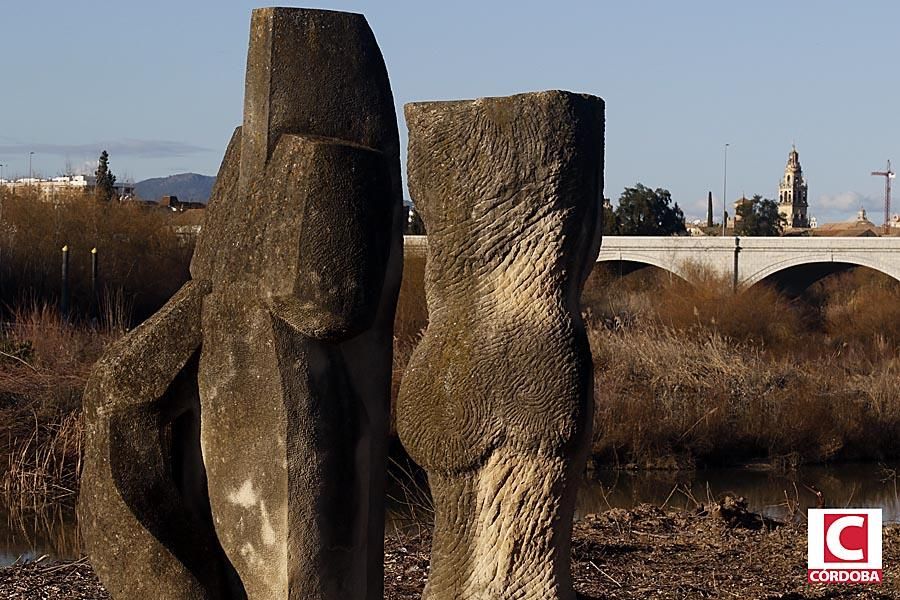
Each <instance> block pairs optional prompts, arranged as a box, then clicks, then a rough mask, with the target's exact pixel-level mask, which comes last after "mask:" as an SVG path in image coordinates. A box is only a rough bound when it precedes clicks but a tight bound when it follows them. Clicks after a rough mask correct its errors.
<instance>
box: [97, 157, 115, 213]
mask: <svg viewBox="0 0 900 600" xmlns="http://www.w3.org/2000/svg"><path fill="white" fill-rule="evenodd" d="M94 175H95V176H96V178H97V182H96V185H95V187H94V192H95V193H96V195H97V198H98V199H100V200H103V201H104V202H109V201H110V200H111V199H113V198H114V197H115V196H116V176H115V175H113V172H112V171H110V170H109V154H107V152H106V150H104V151H103V152H101V153H100V161H99V162H98V163H97V170H96V171H95V172H94Z"/></svg>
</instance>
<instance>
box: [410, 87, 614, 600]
mask: <svg viewBox="0 0 900 600" xmlns="http://www.w3.org/2000/svg"><path fill="white" fill-rule="evenodd" d="M603 110H604V105H603V101H602V100H601V99H599V98H596V97H592V96H586V95H579V94H572V93H568V92H559V91H549V92H541V93H532V94H521V95H516V96H510V97H506V98H482V99H479V100H474V101H459V102H423V103H414V104H408V105H406V120H407V124H408V126H409V162H408V174H409V175H408V176H409V189H410V194H411V196H412V198H413V200H414V201H415V203H416V206H417V207H419V208H420V209H421V212H422V217H423V220H424V222H425V227H426V229H427V231H428V262H427V267H426V273H425V291H426V299H427V303H428V312H429V324H428V328H427V330H426V332H425V335H424V337H423V338H422V340H421V342H420V343H419V345H418V347H417V348H416V349H415V351H414V353H413V355H412V358H411V360H410V363H409V366H408V368H407V370H406V374H405V376H404V379H403V382H402V385H401V389H400V396H399V399H398V404H397V419H398V422H397V429H398V432H399V434H400V438H401V440H402V442H403V444H404V446H405V447H406V449H407V451H408V452H409V453H410V455H411V456H412V458H413V459H414V460H415V461H416V462H418V463H419V464H420V465H421V466H423V467H424V468H425V469H426V471H427V472H428V481H429V484H430V486H431V491H432V495H433V498H434V502H435V511H436V513H435V530H434V539H433V542H432V552H431V557H432V559H431V572H430V575H429V579H428V584H427V587H426V589H425V594H424V598H427V599H429V600H450V599H454V600H455V599H482V598H483V599H488V598H489V599H492V600H495V599H513V598H514V599H516V600H553V599H563V600H572V599H574V597H575V594H574V592H573V589H572V583H571V575H570V571H569V546H570V536H571V527H572V517H573V512H574V506H575V494H576V489H577V486H578V483H579V480H580V478H581V477H582V472H583V469H584V466H585V461H586V457H587V451H588V443H589V439H590V432H591V422H592V411H593V401H592V393H593V391H592V388H593V369H592V363H591V353H590V349H589V346H588V340H587V335H586V333H585V328H584V324H583V322H582V319H581V314H580V308H579V298H580V295H581V290H582V287H583V284H584V280H585V278H586V277H587V275H588V274H589V273H590V270H591V267H592V265H593V263H594V261H595V260H596V257H597V253H598V250H599V245H600V228H599V223H598V218H599V217H598V211H599V208H600V205H601V198H602V190H603V183H602V175H603V128H604V120H603V119H604V113H603Z"/></svg>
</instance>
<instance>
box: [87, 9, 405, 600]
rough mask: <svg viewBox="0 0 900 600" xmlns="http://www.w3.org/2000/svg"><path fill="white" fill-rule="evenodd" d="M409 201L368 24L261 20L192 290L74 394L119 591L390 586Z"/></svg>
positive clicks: (302, 16)
mask: <svg viewBox="0 0 900 600" xmlns="http://www.w3.org/2000/svg"><path fill="white" fill-rule="evenodd" d="M401 198H402V194H401V188H400V175H399V141H398V135H397V125H396V118H395V115H394V106H393V99H392V96H391V90H390V85H389V83H388V79H387V71H386V69H385V67H384V63H383V61H382V58H381V54H380V52H379V50H378V46H377V44H376V42H375V39H374V36H373V35H372V32H371V31H370V29H369V27H368V25H367V23H366V21H365V19H364V18H363V17H362V16H361V15H354V14H348V13H339V12H332V11H318V10H306V9H282V8H278V9H259V10H255V11H254V12H253V18H252V22H251V35H250V49H249V53H248V61H247V80H246V95H245V106H244V124H243V127H240V128H238V129H237V130H236V131H235V133H234V135H233V137H232V140H231V142H230V144H229V146H228V149H227V151H226V153H225V158H224V160H223V162H222V167H221V168H220V170H219V174H218V176H217V179H216V184H215V187H214V189H213V193H212V199H211V201H210V206H209V209H208V210H209V214H208V217H207V220H206V225H205V227H204V229H203V232H202V233H201V235H200V239H199V240H198V243H197V250H196V252H195V255H194V258H193V261H192V264H191V276H192V280H191V281H190V282H189V283H188V284H186V285H185V287H184V288H183V289H182V290H181V291H180V292H179V293H178V294H177V295H176V296H175V297H174V298H173V299H172V300H171V301H170V302H169V303H168V304H167V305H166V306H165V307H164V308H163V309H162V310H161V311H160V312H159V313H158V314H157V315H155V316H154V317H153V318H151V319H150V320H149V321H148V322H146V323H145V324H144V325H142V326H141V327H139V328H138V329H136V330H135V331H134V332H133V333H131V334H130V335H128V336H127V337H126V338H124V339H123V340H122V341H121V342H120V343H119V344H117V345H115V346H114V347H113V348H112V349H111V350H110V351H109V352H108V353H107V354H106V355H105V356H104V357H103V359H102V360H101V361H100V362H99V363H98V365H97V367H96V369H95V371H94V373H93V374H92V377H91V380H90V383H89V384H88V388H87V391H86V394H85V402H86V418H87V442H86V446H87V449H86V457H85V467H84V475H83V478H82V495H81V500H80V506H79V511H80V516H81V523H82V530H83V532H84V536H85V540H86V542H87V546H88V550H89V554H90V558H91V562H92V564H93V566H94V567H95V569H96V571H97V573H98V575H99V576H100V578H101V580H102V581H103V583H104V584H105V586H106V587H107V589H108V590H109V592H110V594H111V595H112V597H113V598H128V599H132V598H140V597H146V598H166V599H173V600H178V599H185V600H187V599H203V598H210V599H213V598H215V599H229V600H230V599H238V598H251V599H256V598H259V599H266V600H269V599H271V600H278V599H285V600H286V599H288V598H290V599H300V598H302V599H321V600H325V599H335V600H337V599H341V600H345V599H351V600H353V599H360V600H363V599H374V598H379V599H380V598H381V597H382V586H383V546H382V544H383V527H384V514H383V512H384V499H383V496H384V489H383V486H384V471H385V454H386V437H387V423H388V406H389V391H390V374H391V363H392V360H391V348H392V327H393V317H394V307H395V303H396V297H397V292H398V288H399V279H400V275H401V270H402V238H401V222H402V218H403V211H402V204H401Z"/></svg>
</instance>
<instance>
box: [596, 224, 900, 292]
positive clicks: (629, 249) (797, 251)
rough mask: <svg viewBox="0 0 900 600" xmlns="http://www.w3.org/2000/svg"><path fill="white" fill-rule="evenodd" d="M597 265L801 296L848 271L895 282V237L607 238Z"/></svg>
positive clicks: (898, 260) (899, 258)
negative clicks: (707, 277)
mask: <svg viewBox="0 0 900 600" xmlns="http://www.w3.org/2000/svg"><path fill="white" fill-rule="evenodd" d="M597 261H598V262H604V263H608V264H610V265H611V266H612V267H613V268H618V269H619V270H620V272H622V273H626V272H630V271H634V270H637V269H640V268H642V267H645V266H648V265H652V266H655V267H659V268H660V269H663V270H665V271H668V272H670V273H674V274H675V275H678V276H679V277H681V278H683V279H686V280H688V281H693V280H695V279H696V278H697V277H698V276H699V274H700V273H702V272H704V271H705V272H711V273H714V274H716V275H718V276H720V277H722V278H724V279H726V280H728V281H730V282H731V283H732V285H733V286H734V287H735V288H747V287H750V286H753V285H755V284H757V283H760V282H767V283H771V284H773V285H775V286H777V287H780V288H782V289H784V290H786V291H801V290H803V289H804V288H806V287H808V286H809V285H810V284H812V283H814V282H815V281H817V280H819V279H821V278H822V277H825V276H826V275H830V274H832V273H836V272H839V271H843V270H845V269H849V268H852V267H868V268H870V269H874V270H876V271H880V272H882V273H885V274H886V275H889V276H891V277H893V278H894V279H896V280H898V281H900V237H883V238H877V237H873V238H862V237H860V238H825V237H822V238H816V237H683V236H669V237H640V236H607V237H605V238H603V245H602V246H601V249H600V256H599V258H598V259H597Z"/></svg>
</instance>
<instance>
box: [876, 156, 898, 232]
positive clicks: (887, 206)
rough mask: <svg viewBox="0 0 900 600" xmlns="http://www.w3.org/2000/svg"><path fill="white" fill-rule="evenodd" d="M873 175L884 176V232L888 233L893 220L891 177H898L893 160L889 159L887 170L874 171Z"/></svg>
mask: <svg viewBox="0 0 900 600" xmlns="http://www.w3.org/2000/svg"><path fill="white" fill-rule="evenodd" d="M872 175H878V176H879V177H884V233H888V227H889V223H890V222H891V179H893V178H894V177H896V175H894V172H893V171H891V161H888V165H887V170H886V171H872Z"/></svg>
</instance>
